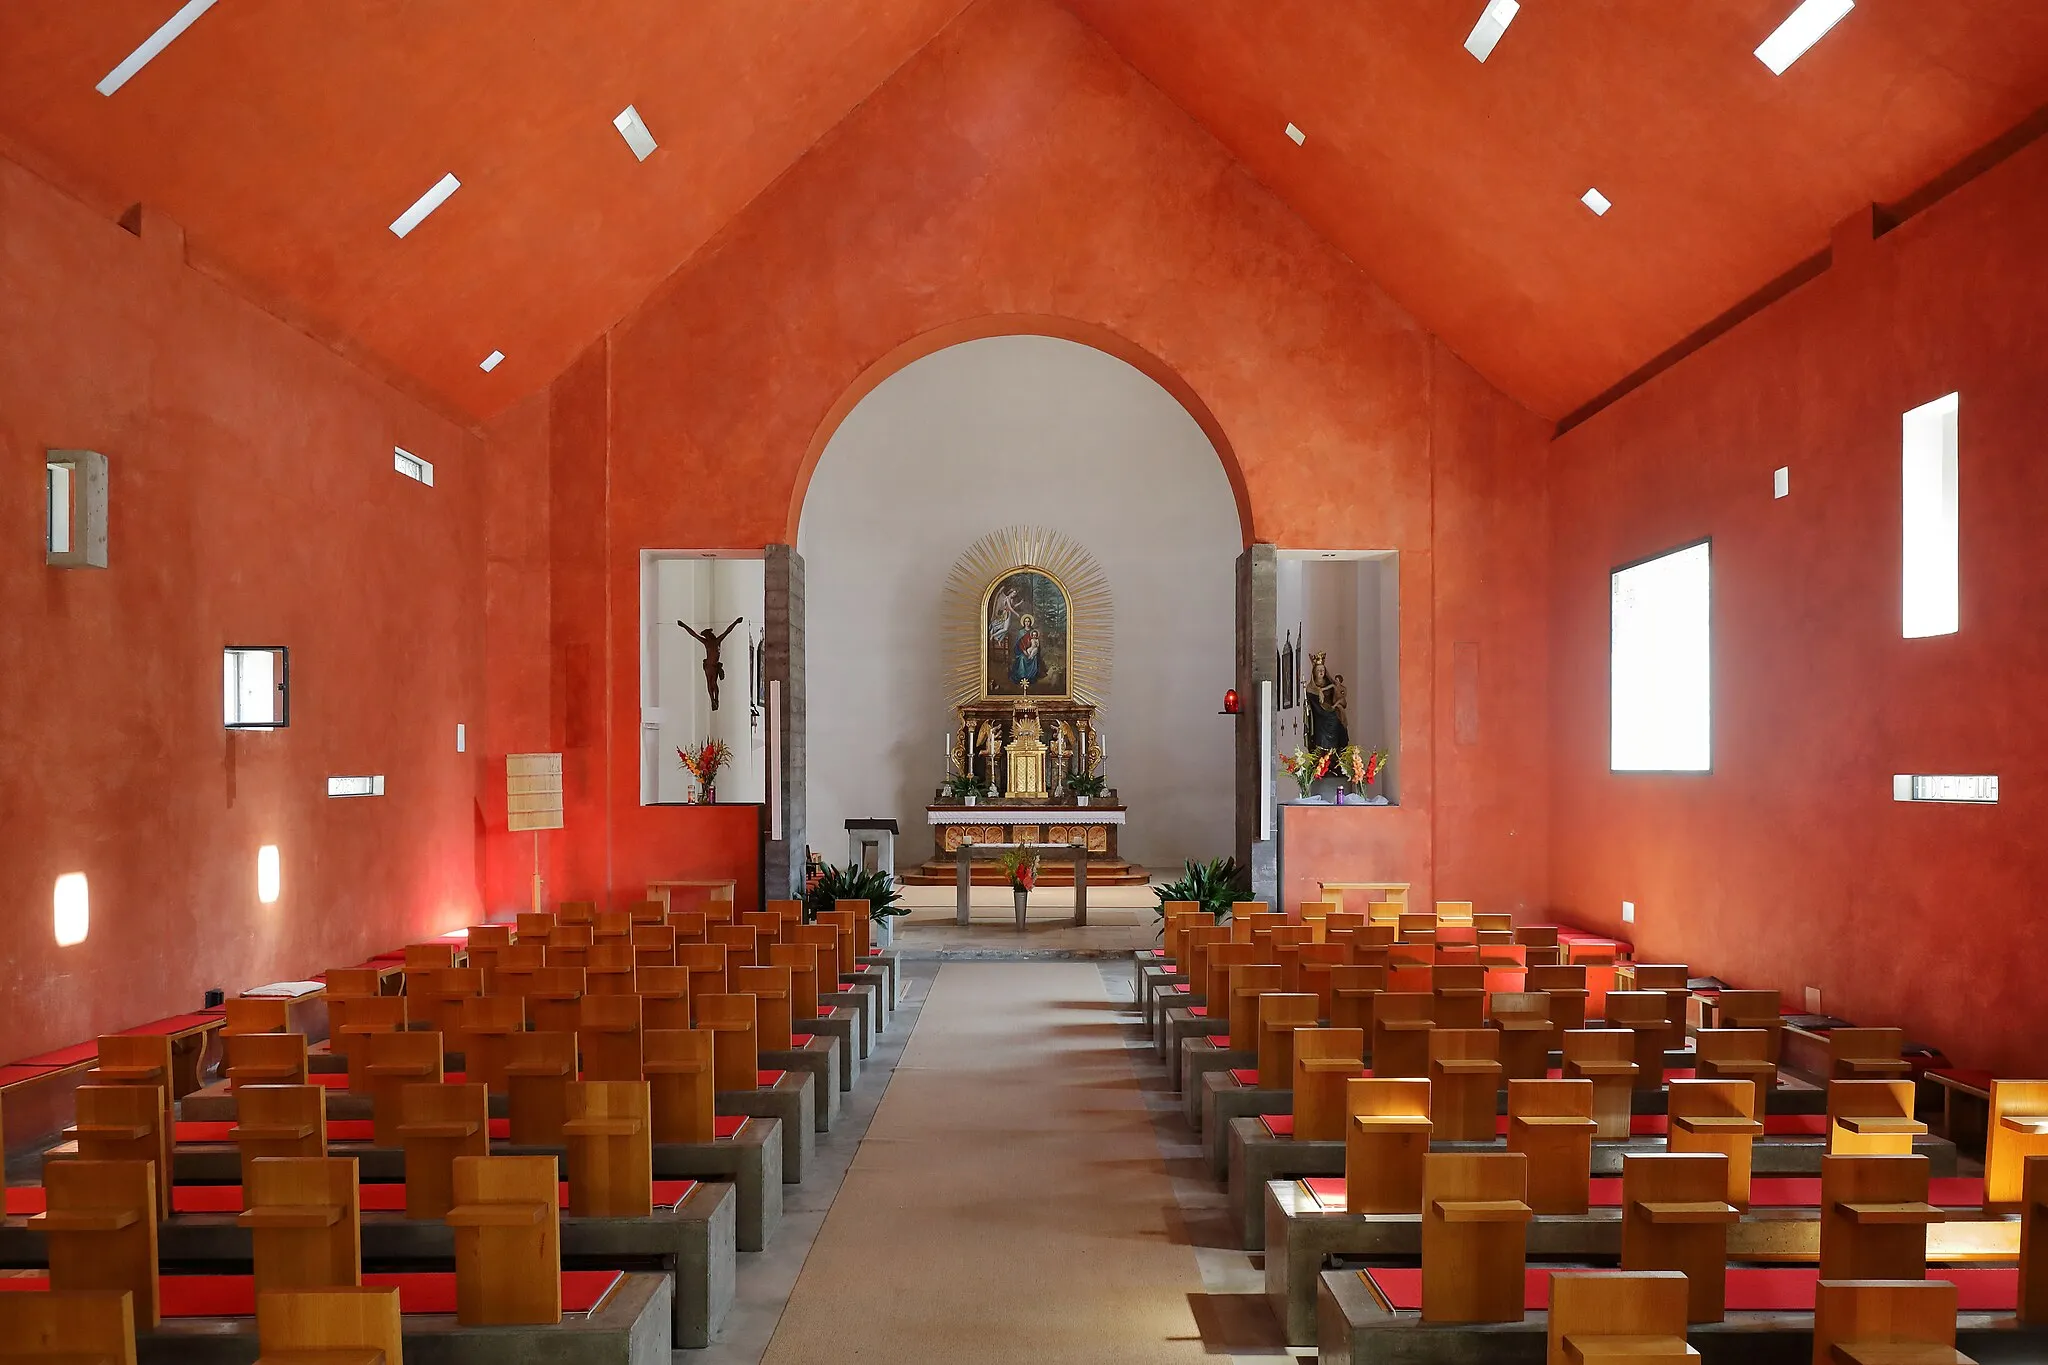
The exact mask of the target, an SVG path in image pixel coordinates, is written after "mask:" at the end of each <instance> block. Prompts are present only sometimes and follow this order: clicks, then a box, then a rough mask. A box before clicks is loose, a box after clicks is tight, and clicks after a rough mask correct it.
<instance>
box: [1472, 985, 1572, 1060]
mask: <svg viewBox="0 0 2048 1365" xmlns="http://www.w3.org/2000/svg"><path fill="white" fill-rule="evenodd" d="M1487 1013H1488V1014H1489V1015H1491V1016H1492V1018H1493V1026H1494V1027H1495V1028H1497V1029H1499V1030H1500V1074H1501V1076H1502V1077H1503V1078H1504V1079H1506V1080H1510V1081H1517V1080H1523V1081H1540V1080H1542V1079H1544V1078H1545V1077H1547V1076H1548V1075H1549V1074H1550V1050H1551V1048H1552V1046H1554V1045H1555V1043H1556V1041H1557V1027H1556V1025H1554V1024H1552V1023H1551V1022H1550V997H1549V996H1548V995H1545V994H1544V993H1543V992H1542V991H1496V992H1495V993H1494V994H1492V995H1491V996H1489V997H1487Z"/></svg>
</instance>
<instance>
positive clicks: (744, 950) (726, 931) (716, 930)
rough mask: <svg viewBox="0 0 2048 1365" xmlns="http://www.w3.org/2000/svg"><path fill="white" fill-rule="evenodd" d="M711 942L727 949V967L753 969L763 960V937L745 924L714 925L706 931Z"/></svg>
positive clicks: (728, 969) (730, 968)
mask: <svg viewBox="0 0 2048 1365" xmlns="http://www.w3.org/2000/svg"><path fill="white" fill-rule="evenodd" d="M706 932H707V935H708V937H709V938H710V940H711V942H712V943H714V944H718V945H722V946H723V947H724V949H725V967H726V970H727V971H728V972H730V971H731V970H732V969H733V968H734V967H751V966H753V965H754V964H755V963H757V962H759V961H760V960H761V957H760V955H761V935H760V932H759V931H758V930H756V929H752V928H749V927H748V926H747V925H744V924H714V925H712V926H711V928H710V929H709V930H707V931H706Z"/></svg>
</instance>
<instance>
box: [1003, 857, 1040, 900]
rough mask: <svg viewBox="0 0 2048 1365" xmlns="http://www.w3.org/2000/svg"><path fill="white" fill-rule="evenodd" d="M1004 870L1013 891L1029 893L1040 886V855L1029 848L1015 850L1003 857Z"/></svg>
mask: <svg viewBox="0 0 2048 1365" xmlns="http://www.w3.org/2000/svg"><path fill="white" fill-rule="evenodd" d="M1002 869H1003V872H1004V874H1005V875H1007V876H1008V877H1009V879H1010V889H1011V890H1012V891H1029V890H1031V888H1033V887H1035V886H1037V885H1038V854H1037V853H1036V852H1034V851H1033V850H1031V849H1028V848H1013V849H1011V850H1010V851H1009V852H1007V853H1005V854H1004V855H1003V857H1002Z"/></svg>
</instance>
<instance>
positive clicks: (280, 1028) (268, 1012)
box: [220, 999, 290, 1038]
mask: <svg viewBox="0 0 2048 1365" xmlns="http://www.w3.org/2000/svg"><path fill="white" fill-rule="evenodd" d="M289 1013H290V1004H289V1003H288V1002H287V1001H283V1000H270V999H257V1000H247V999H233V1000H228V1001H225V1002H223V1005H222V1017H223V1018H224V1019H225V1020H226V1021H227V1022H225V1023H223V1024H222V1025H221V1026H220V1036H221V1037H223V1038H233V1037H236V1036H238V1035H240V1034H244V1033H283V1032H284V1031H285V1030H286V1029H287V1028H288V1027H289V1025H288V1023H287V1021H286V1016H287V1015H288V1014H289Z"/></svg>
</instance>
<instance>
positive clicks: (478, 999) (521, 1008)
mask: <svg viewBox="0 0 2048 1365" xmlns="http://www.w3.org/2000/svg"><path fill="white" fill-rule="evenodd" d="M460 1023H461V1028H462V1032H461V1035H460V1037H461V1041H462V1071H463V1074H464V1075H465V1076H467V1077H468V1078H469V1079H470V1080H472V1081H475V1082H477V1083H478V1084H480V1085H482V1086H484V1087H485V1088H486V1089H488V1090H489V1091H490V1092H491V1093H492V1094H493V1095H503V1094H505V1093H506V1088H505V1063H506V1062H507V1061H508V1060H510V1058H511V1056H512V1036H513V1035H514V1034H517V1033H523V1032H525V1031H526V997H525V996H522V995H478V996H471V997H469V998H468V999H466V1000H464V1001H463V1002H462V1017H461V1020H460Z"/></svg>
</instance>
